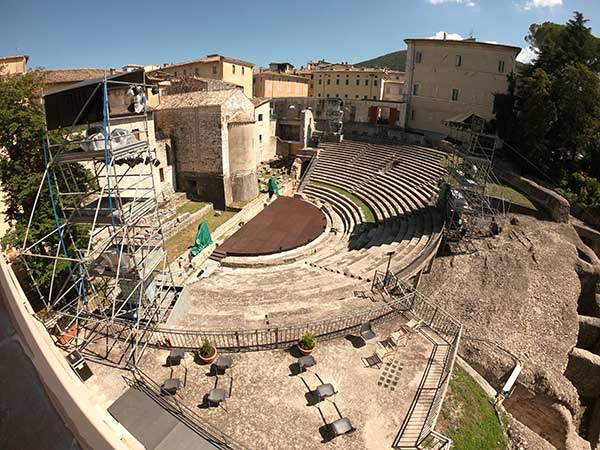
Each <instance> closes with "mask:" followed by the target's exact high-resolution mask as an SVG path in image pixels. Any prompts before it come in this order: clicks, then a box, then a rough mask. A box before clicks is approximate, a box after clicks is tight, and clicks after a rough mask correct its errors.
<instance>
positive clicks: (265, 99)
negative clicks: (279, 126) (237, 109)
mask: <svg viewBox="0 0 600 450" xmlns="http://www.w3.org/2000/svg"><path fill="white" fill-rule="evenodd" d="M250 101H251V102H252V103H254V107H255V108H257V107H259V106H260V105H264V104H265V103H267V102H270V101H271V99H270V98H268V97H252V98H251V99H250Z"/></svg>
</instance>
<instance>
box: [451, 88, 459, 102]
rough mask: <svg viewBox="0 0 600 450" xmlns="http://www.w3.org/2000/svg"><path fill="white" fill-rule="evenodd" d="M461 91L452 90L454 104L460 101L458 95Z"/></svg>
mask: <svg viewBox="0 0 600 450" xmlns="http://www.w3.org/2000/svg"><path fill="white" fill-rule="evenodd" d="M459 92H460V91H459V90H458V89H452V101H453V102H457V101H458V94H459Z"/></svg>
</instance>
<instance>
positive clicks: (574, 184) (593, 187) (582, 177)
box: [562, 172, 600, 209]
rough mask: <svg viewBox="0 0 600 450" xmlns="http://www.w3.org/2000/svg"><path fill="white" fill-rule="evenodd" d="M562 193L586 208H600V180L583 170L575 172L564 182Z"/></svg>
mask: <svg viewBox="0 0 600 450" xmlns="http://www.w3.org/2000/svg"><path fill="white" fill-rule="evenodd" d="M562 193H563V194H564V195H565V196H566V197H567V198H568V199H569V200H570V201H572V202H575V203H578V204H580V205H582V206H584V207H586V208H591V209H600V181H599V180H597V179H595V178H592V177H589V176H587V175H586V174H585V173H583V172H575V173H574V174H572V175H570V176H569V177H568V178H567V179H566V180H565V181H564V182H563V189H562Z"/></svg>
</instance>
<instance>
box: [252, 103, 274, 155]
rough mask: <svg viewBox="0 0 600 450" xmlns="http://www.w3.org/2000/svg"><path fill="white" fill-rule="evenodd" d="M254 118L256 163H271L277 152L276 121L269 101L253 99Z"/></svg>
mask: <svg viewBox="0 0 600 450" xmlns="http://www.w3.org/2000/svg"><path fill="white" fill-rule="evenodd" d="M252 103H253V104H254V118H255V119H256V136H255V139H254V142H255V144H256V145H255V148H256V158H257V161H258V162H264V161H271V160H272V159H274V158H275V154H276V152H277V138H276V137H275V129H276V121H275V119H274V118H273V117H272V113H271V108H272V105H271V101H270V99H268V98H260V97H254V98H253V99H252Z"/></svg>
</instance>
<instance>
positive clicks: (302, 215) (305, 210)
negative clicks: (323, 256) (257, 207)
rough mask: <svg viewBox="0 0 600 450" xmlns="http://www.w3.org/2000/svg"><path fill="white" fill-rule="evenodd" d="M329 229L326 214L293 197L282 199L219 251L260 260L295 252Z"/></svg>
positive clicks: (230, 239)
mask: <svg viewBox="0 0 600 450" xmlns="http://www.w3.org/2000/svg"><path fill="white" fill-rule="evenodd" d="M326 228H327V219H326V217H325V214H324V213H323V211H321V210H320V209H319V208H317V207H316V206H314V205H313V204H311V203H309V202H306V201H304V200H301V199H299V198H294V197H279V198H277V199H276V200H275V201H274V202H273V203H271V204H270V205H269V206H267V207H265V209H264V210H262V211H261V212H260V213H259V214H258V215H257V216H256V217H254V218H253V219H252V220H251V221H250V222H248V223H247V224H245V225H244V226H243V227H242V228H240V229H239V230H238V231H236V232H235V234H233V236H231V237H230V238H229V239H227V240H226V241H225V242H224V243H223V244H222V245H220V246H219V247H218V249H217V250H218V252H219V253H221V254H226V255H227V256H260V255H271V254H274V253H279V252H284V251H287V250H292V249H294V248H298V247H301V246H303V245H306V244H308V243H310V242H311V241H313V240H314V239H316V238H317V237H318V236H319V235H320V234H321V233H323V232H324V231H325V229H326Z"/></svg>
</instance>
